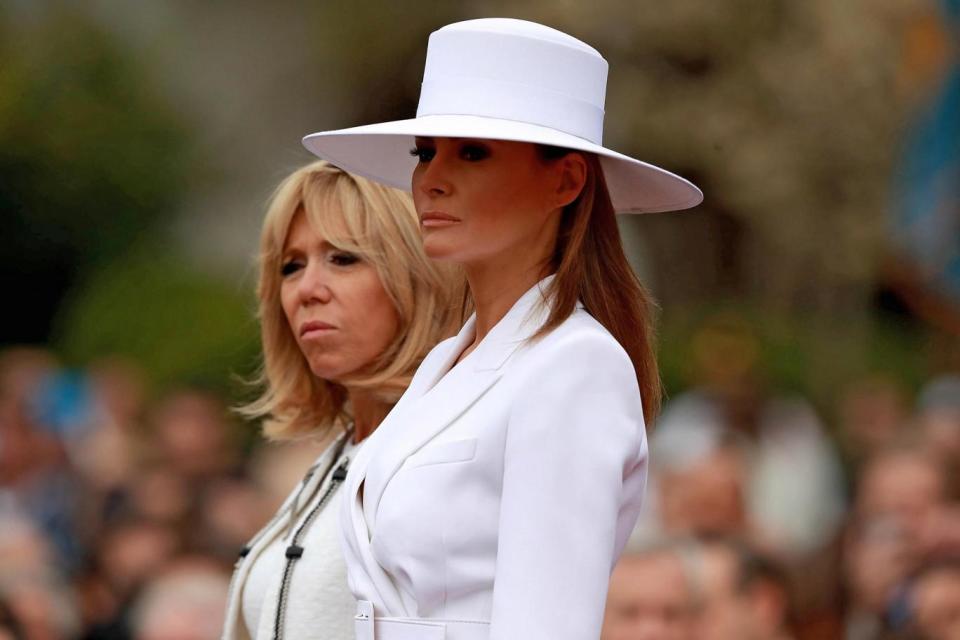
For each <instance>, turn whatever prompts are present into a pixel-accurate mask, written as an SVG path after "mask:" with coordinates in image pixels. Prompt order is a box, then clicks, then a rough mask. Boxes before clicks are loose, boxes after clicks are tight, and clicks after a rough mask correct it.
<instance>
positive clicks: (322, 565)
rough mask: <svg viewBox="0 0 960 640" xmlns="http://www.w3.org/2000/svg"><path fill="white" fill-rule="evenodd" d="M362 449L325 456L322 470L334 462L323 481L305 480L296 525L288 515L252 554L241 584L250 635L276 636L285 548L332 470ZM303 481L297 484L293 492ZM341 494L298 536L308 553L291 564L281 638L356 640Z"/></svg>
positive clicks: (244, 618) (313, 506)
mask: <svg viewBox="0 0 960 640" xmlns="http://www.w3.org/2000/svg"><path fill="white" fill-rule="evenodd" d="M333 446H334V447H335V446H336V445H333ZM358 448H359V445H357V444H354V443H353V442H348V443H347V444H346V446H345V447H344V450H343V453H342V454H341V455H340V457H339V459H338V460H337V462H336V464H333V465H330V456H331V452H330V450H329V449H328V450H327V451H325V452H324V453H323V454H321V455H320V457H319V458H318V466H317V472H318V473H322V472H323V471H325V470H327V468H328V467H329V472H328V473H327V476H326V477H325V478H323V480H322V482H320V483H308V484H307V485H306V486H307V488H306V489H305V490H304V492H303V494H301V495H300V496H299V498H298V500H297V503H298V506H297V515H296V517H295V518H294V519H293V523H292V526H291V525H290V519H289V517H285V518H283V519H282V523H281V524H280V526H277V525H276V524H275V525H274V526H273V529H274V535H273V537H272V539H270V540H269V541H268V542H266V543H265V544H264V546H263V547H262V550H261V551H260V552H259V553H258V554H256V555H255V556H254V555H251V557H250V558H249V561H250V566H249V568H248V573H247V577H246V580H245V581H244V582H243V584H242V585H241V586H240V588H241V589H242V592H241V593H240V594H239V596H240V614H241V618H242V621H243V626H244V627H245V628H244V629H243V631H244V632H245V633H246V636H247V637H249V638H255V639H260V638H263V639H268V640H272V638H274V635H275V633H274V627H275V624H276V620H277V609H278V603H279V599H280V592H281V586H282V583H283V574H284V570H285V568H286V565H287V558H286V550H287V548H288V547H289V546H290V545H291V543H292V542H293V536H294V535H295V534H296V532H297V531H299V530H300V529H301V527H303V525H304V523H305V522H306V521H307V519H308V518H310V516H311V513H312V512H313V511H314V510H315V509H316V507H317V505H318V503H319V502H320V501H321V499H322V498H323V497H324V495H325V494H326V493H327V490H328V488H329V486H330V477H331V476H332V474H333V471H334V470H335V469H336V468H337V467H339V466H340V464H341V462H342V461H343V460H345V459H347V460H352V459H353V456H354V453H355V452H356V450H357V449H358ZM304 486H305V485H304V484H302V483H301V485H298V487H297V489H295V490H294V494H296V493H297V492H298V491H300V490H301V489H302V487H304ZM339 490H340V489H338V491H339ZM308 494H309V495H308ZM336 497H337V492H334V493H333V494H332V495H330V496H329V497H328V498H327V502H326V504H325V505H324V506H323V507H322V508H321V509H320V511H319V512H318V513H317V514H316V515H315V517H314V520H313V521H312V523H310V524H308V525H307V526H306V527H304V528H303V530H302V535H300V536H298V540H297V544H298V546H300V547H302V548H303V554H302V555H301V556H300V557H299V558H298V559H297V560H294V561H292V563H291V568H290V575H289V578H288V584H289V586H288V588H287V591H286V596H285V604H284V611H283V621H282V633H281V636H280V637H285V638H291V639H293V638H295V639H297V640H301V639H305V638H324V639H325V640H326V639H332V640H352V639H353V637H354V636H353V615H354V610H355V608H356V600H355V599H354V597H353V595H352V594H351V593H350V591H349V589H348V588H347V576H346V566H345V564H344V561H343V555H342V553H341V551H340V544H339V538H338V523H337V520H338V514H337V511H338V510H337V507H336V503H337V500H336ZM288 502H289V500H288ZM301 504H302V506H300V505H301ZM282 508H283V507H282ZM282 508H281V509H282Z"/></svg>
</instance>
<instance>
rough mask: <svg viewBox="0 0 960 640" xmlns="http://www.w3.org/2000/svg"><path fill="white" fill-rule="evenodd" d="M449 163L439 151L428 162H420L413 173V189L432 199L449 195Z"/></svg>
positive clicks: (451, 187) (450, 185)
mask: <svg viewBox="0 0 960 640" xmlns="http://www.w3.org/2000/svg"><path fill="white" fill-rule="evenodd" d="M448 164H449V162H448V161H447V159H446V155H445V154H442V153H440V150H439V149H437V151H436V152H435V153H434V156H433V158H431V159H430V161H429V162H421V163H420V164H418V165H417V168H416V169H415V170H414V172H413V189H414V191H416V192H419V193H422V194H424V195H426V196H430V197H432V198H438V197H441V196H445V195H449V194H450V192H451V191H452V189H453V185H452V184H451V182H450V179H449V167H448Z"/></svg>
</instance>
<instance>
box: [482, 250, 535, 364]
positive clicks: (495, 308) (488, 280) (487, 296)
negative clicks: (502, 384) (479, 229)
mask: <svg viewBox="0 0 960 640" xmlns="http://www.w3.org/2000/svg"><path fill="white" fill-rule="evenodd" d="M466 272H467V274H466V275H467V282H468V283H469V284H470V294H471V296H472V297H473V303H474V307H475V309H476V314H477V321H476V336H475V337H474V340H473V344H472V345H471V346H470V348H469V349H468V350H472V348H473V347H475V346H476V345H477V344H479V343H480V341H481V340H483V338H484V337H485V336H486V335H487V334H488V333H490V330H491V329H493V327H494V326H496V324H497V323H498V322H500V320H501V319H502V318H503V316H505V315H507V312H508V311H509V310H510V308H511V307H512V306H513V305H514V303H516V301H517V300H518V299H519V298H520V296H522V295H523V294H524V293H526V292H527V291H528V290H529V289H530V287H532V286H533V285H535V284H536V283H538V282H540V280H542V279H543V278H545V277H546V276H548V275H550V269H549V268H548V267H546V266H544V265H543V264H534V265H528V266H526V267H524V268H522V269H513V270H508V269H504V268H503V265H499V264H484V265H473V266H470V267H467V269H466Z"/></svg>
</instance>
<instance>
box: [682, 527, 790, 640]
mask: <svg viewBox="0 0 960 640" xmlns="http://www.w3.org/2000/svg"><path fill="white" fill-rule="evenodd" d="M700 567H701V589H702V598H703V606H702V608H701V610H700V615H699V617H698V620H697V626H696V632H695V634H694V637H696V638H699V639H701V640H735V639H741V640H790V639H791V638H793V635H792V632H791V626H790V625H791V623H792V620H791V618H792V615H793V612H792V605H791V594H790V587H789V582H788V577H787V575H786V573H785V572H784V571H783V570H782V569H781V568H780V567H778V566H777V564H776V563H775V562H774V561H773V560H771V559H770V558H769V557H767V556H764V555H763V554H761V553H758V552H756V551H754V550H752V549H751V548H750V547H749V546H748V545H747V544H745V543H742V542H737V541H736V540H735V539H725V538H708V539H706V540H705V541H704V542H703V543H702V547H701V555H700Z"/></svg>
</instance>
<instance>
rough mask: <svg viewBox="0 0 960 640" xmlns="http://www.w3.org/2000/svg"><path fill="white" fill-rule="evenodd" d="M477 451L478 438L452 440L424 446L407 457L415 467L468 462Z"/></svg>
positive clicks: (410, 465)
mask: <svg viewBox="0 0 960 640" xmlns="http://www.w3.org/2000/svg"><path fill="white" fill-rule="evenodd" d="M476 453H477V439H476V438H466V439H464V440H451V441H450V442H441V443H438V444H433V445H427V446H425V447H423V448H422V449H420V450H419V451H417V452H416V453H415V454H413V455H412V456H410V457H409V458H407V465H408V466H409V467H410V468H413V467H424V466H427V465H430V464H443V463H445V462H466V461H467V460H473V456H474V455H476Z"/></svg>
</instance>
